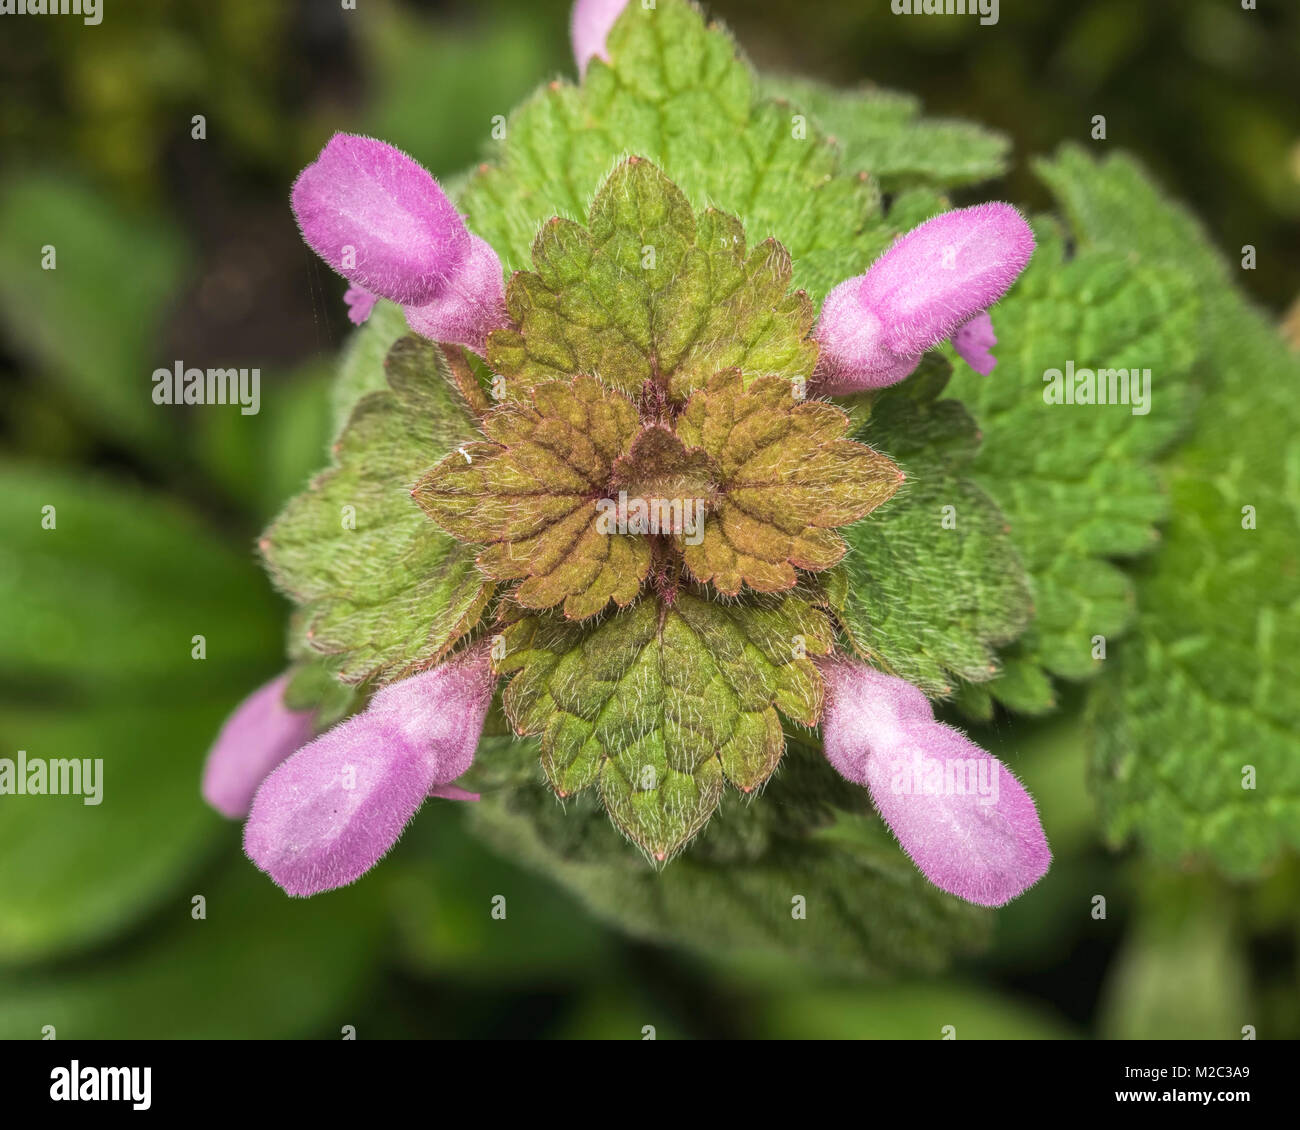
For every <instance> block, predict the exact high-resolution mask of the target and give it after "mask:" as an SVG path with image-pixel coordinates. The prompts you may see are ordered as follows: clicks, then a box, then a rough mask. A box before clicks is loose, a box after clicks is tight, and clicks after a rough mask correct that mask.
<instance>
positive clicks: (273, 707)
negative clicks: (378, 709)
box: [203, 674, 312, 819]
mask: <svg viewBox="0 0 1300 1130" xmlns="http://www.w3.org/2000/svg"><path fill="white" fill-rule="evenodd" d="M288 683H289V676H288V675H287V674H285V675H281V676H279V678H276V679H272V680H271V681H270V682H269V683H266V684H265V685H264V686H261V687H259V688H258V689H257V690H255V691H254V692H253V693H252V694H250V695H249V696H248V697H247V698H246V699H244V701H243V702H241V703H240V704H239V705H238V706H237V707H236V708H235V712H234V713H233V714H232V715H231V716H230V717H229V718H228V719H227V720H226V723H225V725H224V726H222V727H221V732H220V733H219V734H218V735H217V740H216V742H214V743H213V746H212V750H211V752H210V753H209V754H208V760H207V763H206V764H205V765H204V767H203V799H204V800H206V801H207V802H208V803H209V804H210V805H212V807H213V808H215V809H216V810H217V811H218V812H220V813H221V815H222V816H229V817H231V818H232V819H235V818H238V817H243V816H247V815H248V807H249V805H251V804H252V803H253V794H254V793H255V792H257V786H258V785H260V784H261V783H262V780H263V778H265V777H266V775H267V774H268V773H269V772H271V770H272V769H274V768H275V767H276V766H277V765H279V764H280V762H282V761H283V760H284V759H285V758H286V757H288V756H289V755H290V754H291V753H293V751H294V750H296V749H297V748H298V747H299V746H301V745H303V744H305V743H306V742H307V741H309V740H310V739H311V734H312V724H311V712H310V711H296V710H289V709H288V708H287V707H286V706H285V705H284V689H285V687H286V686H287V685H288Z"/></svg>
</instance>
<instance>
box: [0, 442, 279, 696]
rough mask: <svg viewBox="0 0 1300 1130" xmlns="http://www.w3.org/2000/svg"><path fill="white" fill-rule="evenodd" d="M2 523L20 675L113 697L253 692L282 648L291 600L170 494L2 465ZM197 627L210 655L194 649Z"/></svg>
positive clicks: (0, 548) (8, 635) (0, 575)
mask: <svg viewBox="0 0 1300 1130" xmlns="http://www.w3.org/2000/svg"><path fill="white" fill-rule="evenodd" d="M0 529H3V531H4V539H3V542H2V543H0V592H3V593H4V606H5V631H4V632H3V633H0V672H3V673H4V674H5V675H6V676H8V677H9V678H10V679H12V680H15V681H16V682H17V684H18V685H20V686H21V685H40V684H43V683H47V682H48V683H57V684H59V685H60V686H61V687H63V688H64V689H65V690H71V691H72V692H73V693H74V694H77V695H80V696H91V697H94V698H103V699H109V700H112V699H117V698H121V697H123V696H132V695H135V694H136V693H138V691H139V688H140V685H141V684H142V683H145V682H159V681H179V682H184V683H188V684H190V685H192V686H201V685H203V684H205V683H207V684H212V683H219V682H222V681H230V682H233V683H234V685H236V686H238V685H241V684H243V685H246V686H248V689H250V690H251V689H252V685H253V683H252V680H251V679H250V677H249V675H248V670H247V665H248V663H249V661H250V657H257V659H260V657H262V656H267V655H272V654H274V652H275V650H276V648H277V646H278V638H277V635H276V631H275V629H274V628H273V627H271V626H270V624H271V622H272V620H273V618H274V617H275V615H276V609H277V602H276V601H275V600H274V599H273V597H272V596H271V594H270V593H269V592H268V591H267V589H266V585H265V583H264V582H263V580H262V579H261V578H260V577H259V576H258V574H257V571H256V570H254V569H251V568H249V567H248V563H247V559H246V555H245V554H243V553H240V552H238V551H236V550H233V549H231V548H230V547H229V546H228V545H226V544H225V543H224V542H222V541H221V540H220V539H219V538H218V537H217V536H216V535H215V533H214V532H213V531H212V530H211V529H208V528H207V527H205V526H204V525H203V524H202V523H200V522H199V521H198V520H196V519H195V518H194V517H193V516H192V515H190V514H188V513H186V512H185V511H184V510H183V509H181V508H180V507H179V506H177V505H175V504H174V503H171V502H169V501H167V500H164V499H160V498H158V497H156V496H153V495H150V494H148V493H146V492H144V491H141V490H138V489H131V488H128V487H125V486H122V485H121V484H117V483H114V482H113V481H112V480H109V479H107V478H105V477H103V476H97V475H93V474H89V473H87V472H84V471H83V472H77V473H73V472H71V471H56V470H54V469H53V468H48V469H47V468H42V467H39V466H37V465H34V464H30V463H28V464H15V463H8V462H0ZM231 608H239V609H242V610H243V614H242V615H240V616H237V617H231V616H230V614H229V610H230V609H231ZM196 635H201V636H203V637H204V640H205V645H206V653H207V658H206V659H203V660H196V659H192V658H191V650H192V648H193V647H194V646H195V644H194V640H193V637H194V636H196ZM257 659H255V662H256V661H257Z"/></svg>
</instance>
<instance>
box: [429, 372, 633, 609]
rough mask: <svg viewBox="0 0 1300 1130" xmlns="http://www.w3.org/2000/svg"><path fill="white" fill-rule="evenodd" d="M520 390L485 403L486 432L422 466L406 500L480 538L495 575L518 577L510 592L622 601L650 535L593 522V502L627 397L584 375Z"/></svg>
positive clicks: (629, 593) (484, 562)
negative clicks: (521, 396)
mask: <svg viewBox="0 0 1300 1130" xmlns="http://www.w3.org/2000/svg"><path fill="white" fill-rule="evenodd" d="M530 400H531V403H529V404H523V403H519V402H511V403H508V404H504V405H501V406H500V407H498V408H496V409H495V410H493V411H492V412H490V413H489V414H488V415H487V416H486V417H485V419H484V420H483V424H482V427H483V434H484V435H485V436H486V437H487V439H486V442H472V443H465V444H462V445H461V447H460V448H459V449H458V450H456V451H454V452H452V453H451V454H450V455H448V456H447V457H446V458H445V459H443V460H442V462H441V463H439V464H438V465H437V466H436V467H434V468H433V469H432V470H431V471H429V472H428V474H426V475H424V476H423V477H422V478H421V479H420V481H419V483H418V485H417V486H416V489H415V492H414V494H415V498H416V501H417V502H419V504H420V506H421V507H422V508H423V510H424V511H425V512H426V513H427V514H428V515H429V517H430V518H432V519H433V521H435V522H437V523H438V524H439V525H440V526H441V527H442V528H443V529H445V530H447V531H449V532H450V533H451V534H453V535H455V536H456V537H457V538H460V539H461V540H463V541H466V542H477V543H486V544H488V547H489V548H488V549H486V550H485V551H484V552H483V553H481V554H480V555H479V558H478V562H479V565H480V566H481V568H482V569H483V570H484V571H485V572H487V573H488V574H489V575H490V576H492V577H495V578H497V579H499V580H515V579H520V578H522V579H523V583H522V584H521V585H520V586H519V587H518V589H516V590H515V593H514V597H515V599H516V600H517V601H518V602H519V603H520V604H522V605H523V606H524V607H526V608H538V609H541V608H550V607H552V606H553V605H556V604H559V603H561V602H563V604H564V611H565V614H566V615H567V616H569V617H570V618H572V619H584V618H586V617H588V616H594V615H595V614H596V613H597V612H599V611H600V610H601V609H602V608H604V607H605V606H606V605H607V604H608V603H609V601H610V600H611V599H613V600H614V601H615V602H616V603H618V604H619V605H626V604H629V603H631V602H632V601H633V600H634V599H635V598H636V595H637V592H638V591H639V590H640V588H641V582H642V580H643V579H644V578H645V575H646V573H647V572H648V571H649V568H650V542H649V541H648V540H647V539H646V538H644V537H639V536H632V535H627V534H608V533H604V532H602V531H601V530H600V529H599V528H598V525H597V518H598V516H599V513H598V507H597V502H598V501H599V500H600V499H602V498H604V497H605V496H606V494H607V488H608V484H609V481H610V477H611V473H612V470H613V466H614V462H615V460H616V459H618V458H619V457H620V456H621V455H624V454H626V453H627V452H628V451H629V449H630V447H631V445H632V441H633V439H634V438H635V436H636V435H637V433H638V430H639V427H640V425H639V420H638V416H637V409H636V405H635V404H633V403H632V401H630V400H629V399H628V398H627V397H626V396H624V395H623V394H622V393H619V392H615V391H612V390H610V389H607V388H604V387H603V386H602V385H601V384H600V382H599V381H597V380H596V379H595V378H593V377H578V378H575V379H574V380H573V381H571V382H570V381H546V382H544V383H542V384H539V385H537V386H536V387H534V388H533V389H532V392H531V395H530Z"/></svg>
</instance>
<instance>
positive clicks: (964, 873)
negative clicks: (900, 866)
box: [819, 656, 1052, 906]
mask: <svg viewBox="0 0 1300 1130" xmlns="http://www.w3.org/2000/svg"><path fill="white" fill-rule="evenodd" d="M819 665H820V667H821V670H822V674H823V675H824V676H825V678H826V687H827V693H828V701H827V706H826V712H825V714H824V716H823V718H822V740H823V743H824V746H825V750H826V757H827V760H829V761H830V763H831V764H832V765H833V766H834V767H835V768H836V770H838V772H839V773H840V774H841V776H843V777H844V778H845V779H846V780H849V781H852V782H854V783H855V784H859V785H865V786H866V787H867V789H868V790H869V792H870V793H871V801H872V803H873V804H874V805H875V806H876V809H877V811H878V812H879V813H880V815H881V817H882V819H884V821H885V823H886V824H888V825H889V827H890V829H891V830H892V831H893V833H894V835H895V836H896V837H897V838H898V842H899V843H900V844H901V845H902V847H903V850H904V851H905V852H907V854H908V855H909V856H910V857H911V859H912V862H913V863H915V864H916V866H917V867H918V868H919V869H920V871H921V873H922V874H923V875H924V876H925V877H926V878H927V879H929V880H930V882H932V883H933V884H934V885H935V886H936V887H939V888H940V889H941V890H944V891H947V892H948V893H949V894H954V895H956V896H957V897H958V898H962V899H965V900H966V901H967V902H973V903H977V904H979V905H980V906H1001V905H1003V904H1004V903H1007V902H1010V901H1011V900H1012V899H1013V898H1015V897H1016V896H1017V895H1019V894H1021V893H1023V892H1024V891H1025V890H1026V889H1027V888H1029V887H1031V886H1032V885H1033V884H1034V883H1036V882H1037V881H1038V880H1039V879H1041V878H1042V877H1043V876H1044V875H1045V874H1046V873H1047V868H1048V865H1049V864H1050V863H1051V859H1052V853H1051V851H1050V850H1049V848H1048V846H1047V837H1046V836H1045V835H1044V834H1043V827H1042V824H1041V822H1040V821H1039V818H1038V811H1037V809H1036V808H1035V807H1034V801H1033V798H1032V797H1031V796H1030V795H1029V793H1028V792H1026V791H1025V787H1024V786H1023V785H1022V784H1021V783H1020V782H1019V781H1018V780H1016V778H1015V777H1014V776H1013V775H1012V773H1011V771H1010V770H1009V769H1007V767H1006V766H1005V765H1003V764H1002V763H1001V762H1000V761H998V760H997V759H996V758H995V757H992V756H991V755H990V754H988V753H986V752H985V751H984V750H982V749H980V747H979V746H977V745H976V744H975V743H974V742H972V741H971V740H970V739H969V738H968V737H966V735H965V734H963V733H961V732H960V731H959V730H954V729H953V728H952V727H951V726H945V725H944V724H943V723H941V722H937V721H936V720H935V718H934V712H933V710H932V709H931V706H930V703H929V701H928V700H927V699H926V697H925V695H924V694H923V693H922V692H921V691H919V690H917V688H916V687H914V686H912V685H911V684H910V683H907V682H905V681H904V680H902V679H897V678H894V677H893V676H892V675H885V674H883V673H881V672H879V671H876V670H874V669H872V668H871V667H868V666H866V665H865V664H863V663H859V662H857V661H856V660H852V659H847V658H844V657H842V656H836V657H832V658H831V659H827V660H823V661H821V662H820V664H819Z"/></svg>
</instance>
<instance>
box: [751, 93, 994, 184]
mask: <svg viewBox="0 0 1300 1130" xmlns="http://www.w3.org/2000/svg"><path fill="white" fill-rule="evenodd" d="M762 90H763V93H764V94H766V95H768V96H769V97H772V98H781V99H784V100H786V101H788V102H790V103H792V104H793V105H794V107H796V108H797V109H799V110H803V111H805V112H806V113H808V114H810V115H811V116H812V118H813V120H814V121H815V122H816V124H817V126H818V127H820V128H821V130H823V131H824V132H825V133H826V134H828V135H829V136H830V137H831V138H833V139H834V141H835V143H836V144H837V145H838V146H839V148H840V152H841V153H842V154H843V162H844V165H845V166H846V167H847V168H849V169H862V170H864V171H866V172H868V173H870V174H871V177H872V179H873V180H874V181H876V183H878V184H879V185H880V187H881V189H882V190H883V191H884V192H890V193H892V192H897V191H899V190H900V189H903V188H906V187H909V186H911V185H915V184H925V185H931V186H933V187H936V188H956V187H958V186H960V185H965V184H972V183H975V182H977V181H984V180H991V179H992V178H994V177H1000V176H1002V174H1003V173H1005V172H1006V171H1007V161H1008V157H1009V156H1010V151H1011V139H1010V138H1008V137H1006V136H1005V135H1003V134H999V133H993V132H992V131H990V130H987V129H984V128H983V127H982V126H977V125H975V124H974V123H973V122H962V121H946V120H942V119H933V118H923V117H921V102H920V100H919V99H917V98H914V97H912V96H911V95H909V94H897V93H894V92H893V91H887V90H879V89H876V88H875V87H864V88H862V89H859V90H837V89H835V88H834V87H830V86H826V85H824V84H822V83H820V82H816V81H815V80H813V79H806V78H795V77H785V76H777V77H764V78H763V80H762Z"/></svg>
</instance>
